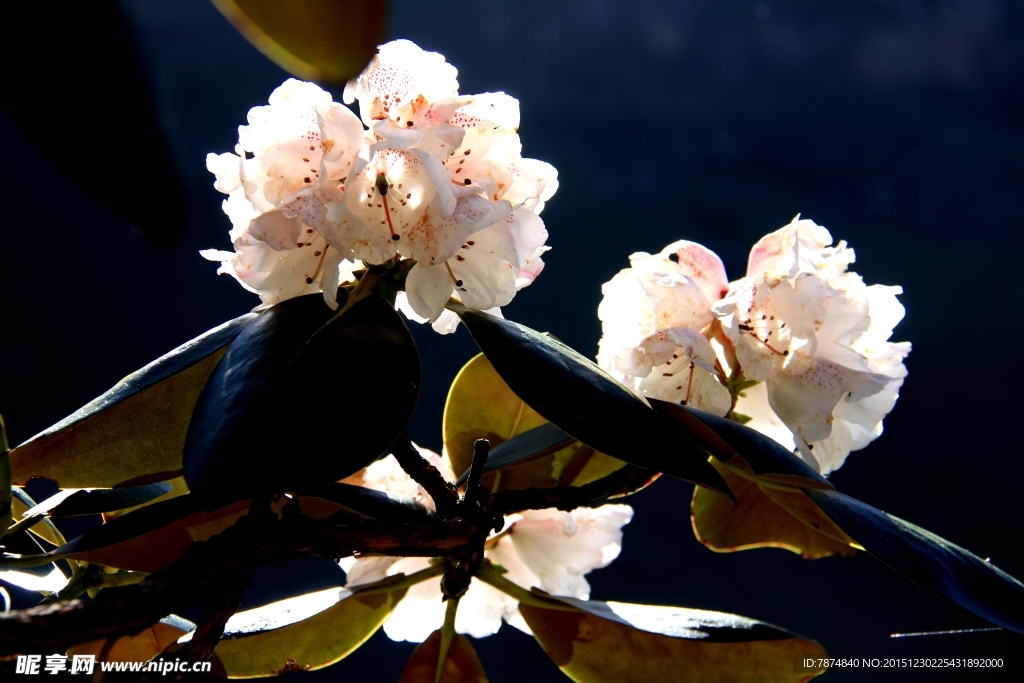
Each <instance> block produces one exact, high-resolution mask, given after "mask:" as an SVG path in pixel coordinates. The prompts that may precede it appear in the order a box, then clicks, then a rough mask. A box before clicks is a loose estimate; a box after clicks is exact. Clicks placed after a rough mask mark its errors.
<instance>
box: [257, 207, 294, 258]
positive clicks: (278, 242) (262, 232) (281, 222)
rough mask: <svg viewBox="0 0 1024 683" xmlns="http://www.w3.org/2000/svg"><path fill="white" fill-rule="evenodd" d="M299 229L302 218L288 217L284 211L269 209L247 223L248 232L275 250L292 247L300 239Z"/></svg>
mask: <svg viewBox="0 0 1024 683" xmlns="http://www.w3.org/2000/svg"><path fill="white" fill-rule="evenodd" d="M301 231H302V220H301V219H300V218H299V217H298V216H295V215H292V216H290V217H289V216H288V215H286V212H284V211H269V212H267V213H264V214H261V215H260V216H257V217H256V218H254V219H253V221H252V223H250V224H249V234H250V235H252V236H253V237H254V238H255V239H258V240H262V241H263V242H265V243H266V244H267V245H268V246H269V247H270V248H271V249H274V250H275V251H284V250H286V249H294V248H295V247H296V245H297V244H298V243H299V241H300V240H299V237H300V235H301Z"/></svg>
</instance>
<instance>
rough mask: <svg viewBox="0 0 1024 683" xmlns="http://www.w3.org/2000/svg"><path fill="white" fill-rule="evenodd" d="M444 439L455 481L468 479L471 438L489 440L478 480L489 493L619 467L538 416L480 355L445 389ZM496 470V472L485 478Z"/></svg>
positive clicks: (582, 478) (581, 479)
mask: <svg viewBox="0 0 1024 683" xmlns="http://www.w3.org/2000/svg"><path fill="white" fill-rule="evenodd" d="M444 437H445V452H446V453H447V454H448V459H449V461H450V462H451V463H452V468H453V469H454V470H455V473H456V474H461V476H460V478H459V482H460V483H462V481H464V480H465V478H466V477H468V476H469V465H470V463H471V462H472V461H473V444H474V443H475V442H476V440H477V439H487V440H488V441H489V442H490V444H491V448H490V451H489V453H488V457H487V464H486V466H485V468H484V472H485V477H484V478H483V480H482V481H483V484H484V486H486V487H488V488H489V489H491V490H506V489H524V488H529V487H538V488H548V487H551V486H555V485H569V484H577V485H579V484H584V483H588V482H590V481H593V480H594V479H599V478H601V477H602V476H605V475H607V474H609V473H611V472H613V471H615V470H616V469H619V468H621V467H622V466H623V465H624V464H625V463H623V462H622V461H621V460H618V459H617V458H612V457H610V456H607V455H604V454H603V453H597V452H596V451H594V449H592V448H590V447H588V446H584V445H583V444H581V443H580V442H579V441H576V440H575V439H573V438H572V437H571V436H569V435H568V434H566V433H565V432H563V431H561V430H560V429H558V427H555V426H554V425H552V424H551V423H550V422H548V421H547V420H545V419H544V418H543V417H541V416H540V415H538V414H537V412H536V411H535V410H533V409H532V408H530V407H529V406H528V405H526V403H524V402H523V400H522V399H520V398H519V397H518V396H516V394H515V393H514V392H513V391H512V390H511V389H510V388H509V386H508V384H506V383H505V380H503V379H502V378H501V376H500V375H499V374H498V373H497V371H495V369H494V366H492V365H491V362H490V361H489V360H487V357H486V356H484V355H483V354H478V355H477V356H475V357H474V358H472V359H471V360H470V361H469V362H468V363H466V365H465V366H464V367H463V368H462V370H460V371H459V374H458V375H457V376H456V378H455V381H454V382H453V383H452V386H451V389H449V391H448V400H447V402H446V403H445V411H444ZM497 470H501V473H500V474H491V475H490V476H487V475H486V473H489V472H496V471H497Z"/></svg>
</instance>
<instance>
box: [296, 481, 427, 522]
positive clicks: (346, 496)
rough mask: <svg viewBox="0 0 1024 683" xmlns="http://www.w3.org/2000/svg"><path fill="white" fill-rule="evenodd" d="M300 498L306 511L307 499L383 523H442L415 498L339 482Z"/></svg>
mask: <svg viewBox="0 0 1024 683" xmlns="http://www.w3.org/2000/svg"><path fill="white" fill-rule="evenodd" d="M298 495H300V496H302V498H301V500H302V501H303V503H302V506H301V507H302V509H303V510H305V507H307V505H306V503H305V500H306V499H307V498H320V499H323V500H326V501H330V502H331V503H334V504H336V505H337V506H338V509H343V510H346V511H348V512H352V513H354V514H357V515H360V516H362V517H368V518H370V519H376V520H379V521H382V522H399V523H403V522H404V523H406V524H418V525H421V526H422V525H424V524H439V523H440V522H439V521H438V519H437V517H435V516H434V513H433V512H432V511H431V510H430V509H429V508H427V507H426V506H425V505H423V504H422V503H420V502H418V501H416V500H413V499H412V498H407V497H405V496H402V495H399V494H397V493H389V492H387V491H377V490H374V489H370V488H366V487H365V486H354V485H352V484H345V483H340V482H339V483H334V484H328V485H327V486H321V487H318V488H315V489H308V490H306V491H301V492H300V493H299V494H298Z"/></svg>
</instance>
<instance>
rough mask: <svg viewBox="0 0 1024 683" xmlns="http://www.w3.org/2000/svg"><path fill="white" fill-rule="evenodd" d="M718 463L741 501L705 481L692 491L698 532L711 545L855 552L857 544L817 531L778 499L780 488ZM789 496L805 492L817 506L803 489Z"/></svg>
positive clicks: (817, 553) (808, 554) (810, 553)
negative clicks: (731, 497) (742, 474)
mask: <svg viewBox="0 0 1024 683" xmlns="http://www.w3.org/2000/svg"><path fill="white" fill-rule="evenodd" d="M717 468H718V471H719V472H720V473H721V474H722V476H723V477H725V480H726V482H728V484H729V488H730V489H731V490H732V492H733V495H735V496H736V502H735V503H734V502H733V501H732V500H730V499H729V497H728V496H725V495H723V494H721V493H718V492H717V491H711V490H710V489H706V488H703V487H700V486H698V487H696V488H695V489H694V490H693V499H692V500H691V502H690V521H691V523H692V525H693V533H694V535H695V536H696V537H697V540H698V541H700V542H701V543H703V544H704V545H706V546H707V547H708V548H710V549H711V550H714V551H716V552H733V551H737V550H747V549H750V548H785V549H786V550H790V551H792V552H795V553H798V554H801V555H803V556H804V557H805V558H807V559H814V558H818V557H826V556H828V555H855V554H856V549H854V548H853V547H851V546H850V545H849V544H848V543H842V542H840V541H838V540H836V539H834V538H832V537H830V536H828V535H826V534H824V533H822V532H821V531H818V530H817V529H815V528H813V527H812V526H811V524H808V523H805V522H803V521H801V519H799V518H797V517H795V516H794V515H793V514H792V513H790V512H789V511H788V510H787V509H786V508H785V507H783V506H781V505H779V503H777V502H775V501H774V500H773V499H772V497H771V495H769V491H771V492H772V493H774V492H775V491H772V490H771V489H768V488H764V489H762V487H760V486H759V485H758V484H757V483H756V482H754V481H751V480H749V479H745V478H743V477H741V476H740V475H739V474H736V473H735V472H732V471H730V469H729V468H728V467H726V466H725V465H717ZM776 490H777V489H776ZM789 495H793V496H803V497H804V499H805V500H806V502H807V504H809V505H811V506H813V505H814V504H813V503H811V501H810V499H808V498H806V496H805V494H803V493H802V492H797V493H793V494H789Z"/></svg>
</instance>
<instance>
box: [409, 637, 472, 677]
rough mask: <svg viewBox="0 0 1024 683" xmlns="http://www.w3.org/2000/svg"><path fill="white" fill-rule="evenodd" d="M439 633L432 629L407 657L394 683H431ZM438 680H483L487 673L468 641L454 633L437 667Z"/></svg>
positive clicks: (435, 666) (439, 639)
mask: <svg viewBox="0 0 1024 683" xmlns="http://www.w3.org/2000/svg"><path fill="white" fill-rule="evenodd" d="M440 643H441V632H440V631H434V632H433V633H431V634H430V636H429V637H428V638H427V639H426V640H424V641H423V642H422V643H420V644H419V646H417V647H416V650H415V651H414V652H413V653H412V657H410V658H409V662H408V663H407V664H406V665H405V669H404V670H403V671H402V677H401V678H400V679H399V681H398V683H434V681H435V678H434V674H435V669H436V668H437V657H438V649H439V646H440ZM441 683H487V674H486V673H484V668H483V666H482V665H481V664H480V658H479V657H477V655H476V650H474V649H473V645H472V643H470V642H469V639H468V638H466V636H463V635H459V634H455V637H454V638H452V642H451V645H450V646H449V648H448V656H447V657H445V660H444V667H443V668H442V670H441Z"/></svg>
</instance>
